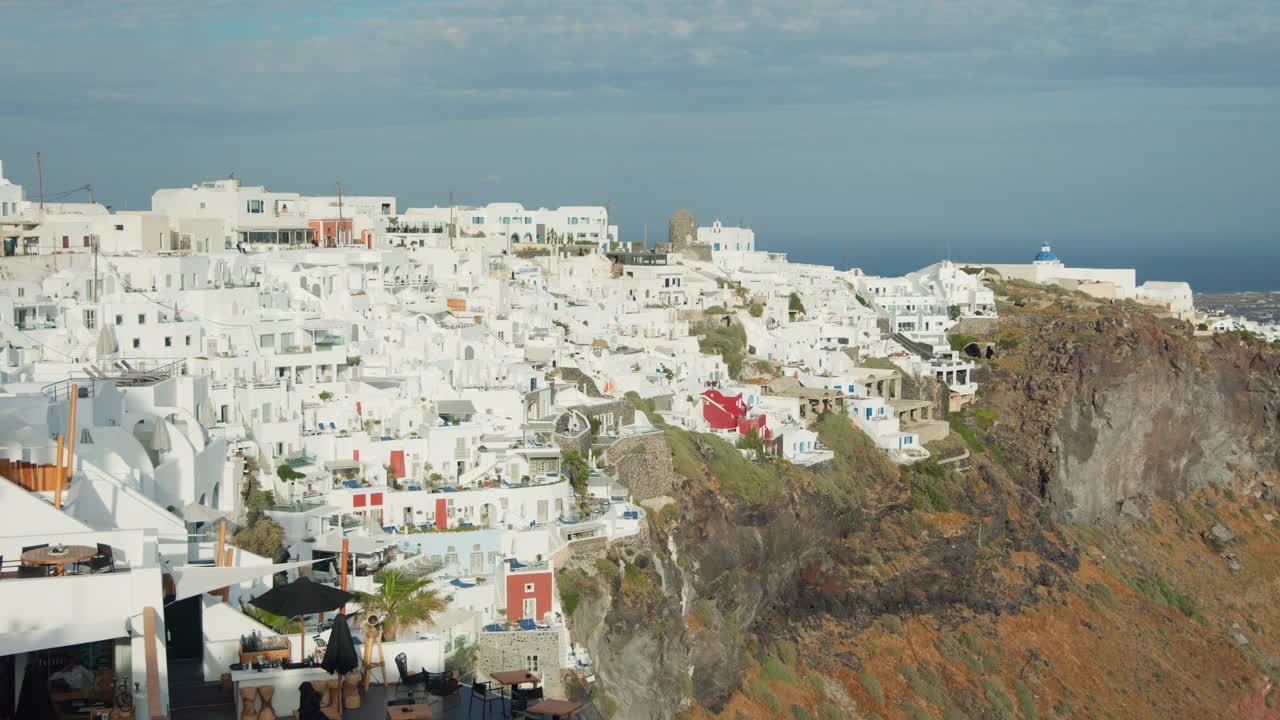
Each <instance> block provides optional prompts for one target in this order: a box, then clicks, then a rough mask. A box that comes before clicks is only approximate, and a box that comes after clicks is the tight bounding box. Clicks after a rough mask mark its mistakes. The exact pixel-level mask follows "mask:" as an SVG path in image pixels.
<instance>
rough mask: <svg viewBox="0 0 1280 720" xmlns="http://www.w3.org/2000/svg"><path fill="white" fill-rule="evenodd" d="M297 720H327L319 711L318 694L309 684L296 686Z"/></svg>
mask: <svg viewBox="0 0 1280 720" xmlns="http://www.w3.org/2000/svg"><path fill="white" fill-rule="evenodd" d="M298 720H328V718H327V717H326V716H325V714H324V711H323V710H321V709H320V693H319V691H317V690H316V689H315V686H313V685H312V684H311V683H310V682H304V683H302V684H301V685H299V686H298Z"/></svg>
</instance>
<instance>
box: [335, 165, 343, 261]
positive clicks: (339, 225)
mask: <svg viewBox="0 0 1280 720" xmlns="http://www.w3.org/2000/svg"><path fill="white" fill-rule="evenodd" d="M335 235H337V243H338V244H339V245H341V244H342V181H341V180H339V181H338V228H337V232H336V233H335Z"/></svg>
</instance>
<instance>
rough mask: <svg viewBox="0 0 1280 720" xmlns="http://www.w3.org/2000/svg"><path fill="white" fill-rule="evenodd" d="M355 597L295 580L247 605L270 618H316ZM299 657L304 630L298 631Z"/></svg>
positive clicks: (307, 580) (306, 580) (303, 652)
mask: <svg viewBox="0 0 1280 720" xmlns="http://www.w3.org/2000/svg"><path fill="white" fill-rule="evenodd" d="M355 599H356V596H355V595H353V594H351V593H349V592H347V591H346V590H339V589H338V588H336V587H333V586H331V585H324V584H321V583H318V582H312V581H311V579H310V578H306V577H299V578H298V579H297V580H294V581H293V582H291V583H289V584H288V585H280V586H277V587H273V588H271V589H270V590H268V591H266V592H264V593H262V594H261V595H259V596H258V597H256V598H254V599H253V600H250V601H249V603H250V604H252V605H253V606H254V607H256V608H258V609H259V610H266V611H267V612H269V613H271V614H272V615H279V616H280V617H287V618H293V617H296V618H300V617H302V616H304V615H316V614H319V613H322V612H330V611H332V610H337V609H338V608H340V607H342V606H343V605H345V604H347V603H349V602H351V601H352V600H355ZM299 635H301V643H302V645H301V655H300V656H299V657H302V656H305V655H306V654H307V653H306V650H307V629H306V628H305V627H303V628H302V632H301V633H299Z"/></svg>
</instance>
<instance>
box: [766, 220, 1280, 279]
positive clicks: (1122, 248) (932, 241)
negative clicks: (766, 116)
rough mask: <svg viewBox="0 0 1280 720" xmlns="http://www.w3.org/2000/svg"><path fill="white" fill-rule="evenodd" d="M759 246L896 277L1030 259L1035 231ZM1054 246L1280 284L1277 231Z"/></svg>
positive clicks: (1075, 261) (1090, 257)
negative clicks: (935, 267)
mask: <svg viewBox="0 0 1280 720" xmlns="http://www.w3.org/2000/svg"><path fill="white" fill-rule="evenodd" d="M756 242H757V246H758V249H760V250H770V251H774V252H785V253H787V257H788V259H789V260H791V261H792V262H801V263H815V264H820V265H835V266H836V267H839V268H847V267H857V268H861V269H862V271H863V272H865V273H866V274H868V275H885V276H897V275H903V274H905V273H908V272H911V271H913V270H918V269H920V268H922V267H924V266H926V265H930V264H932V263H935V262H937V261H939V260H943V259H946V258H948V257H949V258H951V259H952V260H955V261H956V262H989V263H1027V262H1031V259H1032V257H1033V256H1035V254H1036V253H1037V252H1038V251H1039V249H1040V243H1041V242H1043V240H1042V239H1040V238H1035V237H1032V238H999V239H988V238H966V237H961V236H954V237H942V236H931V237H901V236H884V237H874V236H848V235H837V234H833V233H832V234H820V233H810V234H803V233H799V234H797V233H785V232H783V233H774V232H761V231H757V232H756ZM1051 245H1052V248H1053V251H1054V253H1055V254H1056V255H1057V256H1058V259H1060V260H1062V262H1063V263H1065V264H1066V265H1067V266H1068V267H1095V268H1134V269H1135V270H1136V271H1137V276H1138V282H1139V283H1143V282H1146V281H1148V280H1167V281H1185V282H1188V283H1190V284H1191V289H1192V290H1193V291H1195V292H1215V293H1219V292H1243V291H1250V290H1252V291H1268V290H1280V236H1277V237H1273V238H1247V239H1237V238H1231V239H1210V238H1204V239H1197V238H1183V239H1179V240H1177V241H1168V242H1161V241H1159V240H1153V239H1150V238H1142V239H1121V240H1107V239H1098V238H1085V239H1079V238H1055V239H1053V240H1052V241H1051Z"/></svg>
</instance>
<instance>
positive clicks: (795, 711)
mask: <svg viewBox="0 0 1280 720" xmlns="http://www.w3.org/2000/svg"><path fill="white" fill-rule="evenodd" d="M791 715H792V716H793V717H795V719H796V720H813V715H812V714H811V713H810V712H809V711H808V710H806V709H804V708H802V707H800V706H799V705H792V706H791Z"/></svg>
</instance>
